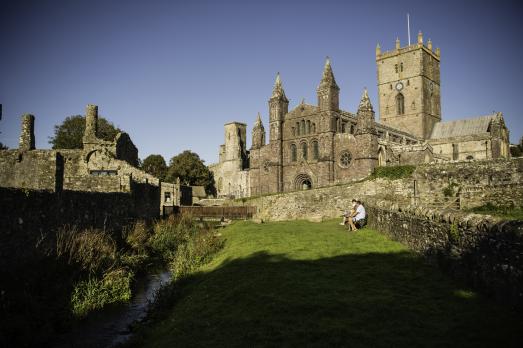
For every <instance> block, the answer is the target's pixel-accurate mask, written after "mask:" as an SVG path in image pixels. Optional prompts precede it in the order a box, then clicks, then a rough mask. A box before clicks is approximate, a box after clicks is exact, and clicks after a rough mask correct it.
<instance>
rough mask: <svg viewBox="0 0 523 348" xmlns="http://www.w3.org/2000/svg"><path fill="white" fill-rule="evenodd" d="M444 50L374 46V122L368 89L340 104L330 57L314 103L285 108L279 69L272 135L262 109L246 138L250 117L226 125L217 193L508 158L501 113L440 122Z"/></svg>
mask: <svg viewBox="0 0 523 348" xmlns="http://www.w3.org/2000/svg"><path fill="white" fill-rule="evenodd" d="M440 55H441V53H440V50H439V49H438V48H436V50H433V48H432V42H431V41H430V40H429V41H428V42H427V43H426V44H425V43H424V42H423V35H422V33H421V32H420V33H419V34H418V40H417V43H416V44H413V45H409V46H406V47H403V48H402V47H401V45H400V42H399V40H396V48H395V49H394V50H392V51H388V52H382V51H381V48H380V46H379V45H378V46H377V47H376V65H377V76H378V101H379V112H380V118H379V122H377V121H376V120H375V114H374V108H373V106H372V104H371V101H370V99H369V96H368V94H367V91H366V90H364V92H363V95H362V97H361V101H360V104H359V106H358V110H357V111H356V113H351V112H348V111H343V110H340V109H339V91H340V88H339V87H338V85H337V83H336V79H335V77H334V72H333V69H332V66H331V62H330V60H329V58H327V60H326V62H325V66H324V68H323V74H322V78H321V81H320V84H319V86H318V88H317V96H318V102H317V105H310V104H306V103H305V102H304V101H302V102H301V103H300V104H298V105H297V106H295V107H294V108H293V109H291V110H290V111H289V110H288V106H289V100H288V99H287V97H286V95H285V91H284V89H283V83H282V81H281V77H280V74H279V73H278V74H277V76H276V81H275V83H274V87H273V92H272V95H271V97H270V99H269V102H268V104H269V142H268V144H266V143H265V128H264V126H263V123H262V121H261V117H260V115H259V114H258V116H257V118H256V122H255V124H254V127H253V129H252V147H251V149H250V150H249V151H247V150H246V149H245V138H246V136H245V134H246V125H245V124H243V123H238V122H233V123H229V124H226V125H225V145H222V146H221V148H220V160H219V162H218V163H216V164H213V165H210V166H209V168H210V169H211V170H212V171H213V173H214V177H215V180H216V183H217V192H218V196H222V197H224V196H229V197H236V198H237V197H248V196H256V195H261V194H267V193H274V192H288V191H295V190H302V189H310V188H312V187H322V186H329V185H333V184H339V183H345V182H350V181H354V180H359V179H362V178H364V177H366V176H368V175H369V174H371V173H372V171H373V170H374V168H375V167H377V166H391V165H404V164H413V165H416V164H421V163H432V162H434V163H436V162H447V161H460V160H480V159H494V158H507V157H509V156H510V154H509V151H508V150H509V132H508V129H507V127H506V126H505V123H504V119H503V115H502V114H501V113H500V112H498V113H494V114H492V115H487V116H481V117H476V118H471V119H464V120H457V121H449V122H442V121H441V101H440Z"/></svg>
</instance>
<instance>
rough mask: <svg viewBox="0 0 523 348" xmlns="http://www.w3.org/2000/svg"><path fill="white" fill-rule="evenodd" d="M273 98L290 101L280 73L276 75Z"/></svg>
mask: <svg viewBox="0 0 523 348" xmlns="http://www.w3.org/2000/svg"><path fill="white" fill-rule="evenodd" d="M272 98H282V99H283V100H284V101H287V102H288V101H289V100H288V99H287V97H286V96H285V91H284V90H283V85H282V83H281V79H280V73H277V74H276V81H274V88H273V89H272V96H271V99H272Z"/></svg>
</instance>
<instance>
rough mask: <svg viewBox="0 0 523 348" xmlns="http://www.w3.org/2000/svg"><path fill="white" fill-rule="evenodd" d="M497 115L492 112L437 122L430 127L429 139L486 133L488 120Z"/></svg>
mask: <svg viewBox="0 0 523 348" xmlns="http://www.w3.org/2000/svg"><path fill="white" fill-rule="evenodd" d="M497 116H498V115H497V114H492V115H486V116H479V117H475V118H470V119H465V120H456V121H447V122H438V123H436V124H435V125H434V129H432V134H431V136H430V139H445V138H453V137H462V136H466V135H474V134H482V133H487V132H488V128H489V125H490V122H491V121H492V120H494V119H495V118H496V117H497Z"/></svg>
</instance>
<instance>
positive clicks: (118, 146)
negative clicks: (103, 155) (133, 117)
mask: <svg viewBox="0 0 523 348" xmlns="http://www.w3.org/2000/svg"><path fill="white" fill-rule="evenodd" d="M114 154H115V155H116V158H118V159H119V160H122V161H126V162H127V163H129V164H130V165H132V166H135V167H137V166H138V149H137V148H136V146H135V145H134V143H133V142H132V140H131V138H130V137H129V134H127V133H118V134H117V135H116V137H115V138H114Z"/></svg>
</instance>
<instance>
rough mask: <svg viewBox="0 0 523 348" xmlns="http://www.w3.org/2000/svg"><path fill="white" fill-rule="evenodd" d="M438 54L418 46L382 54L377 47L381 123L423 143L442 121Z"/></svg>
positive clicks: (421, 37) (430, 44)
mask: <svg viewBox="0 0 523 348" xmlns="http://www.w3.org/2000/svg"><path fill="white" fill-rule="evenodd" d="M439 64H440V50H439V48H437V49H436V50H435V51H433V50H432V42H431V41H430V39H429V41H428V42H427V44H426V45H425V44H424V43H423V35H422V33H421V32H420V33H419V34H418V42H417V43H416V44H412V45H409V46H406V47H401V45H400V41H399V39H396V48H395V49H394V50H392V51H388V52H383V53H382V52H381V48H380V46H379V44H378V46H377V47H376V65H377V69H378V96H379V109H380V122H381V123H382V124H385V125H388V126H391V127H393V128H396V129H400V130H403V131H406V132H409V133H412V134H414V135H415V136H417V137H419V138H423V139H427V138H430V135H431V133H432V129H433V128H434V124H436V123H437V122H440V121H441V101H440V67H439Z"/></svg>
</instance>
